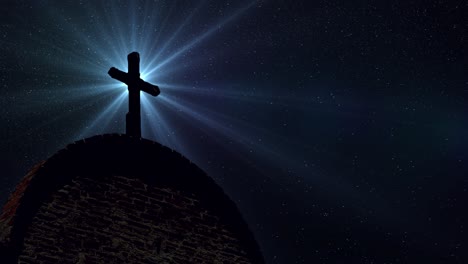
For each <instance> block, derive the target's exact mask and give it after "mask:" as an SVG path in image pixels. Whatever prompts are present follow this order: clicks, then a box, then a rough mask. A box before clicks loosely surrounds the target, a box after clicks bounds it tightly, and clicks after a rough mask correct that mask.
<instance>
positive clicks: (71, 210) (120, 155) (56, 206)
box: [0, 135, 263, 263]
mask: <svg viewBox="0 0 468 264" xmlns="http://www.w3.org/2000/svg"><path fill="white" fill-rule="evenodd" d="M0 249H1V251H0V254H2V256H0V257H2V259H4V260H6V261H7V263H8V262H9V263H18V262H19V263H263V259H262V256H261V254H260V251H259V249H258V246H257V244H256V243H255V240H254V239H253V236H252V234H251V233H250V231H249V229H248V227H247V225H246V224H245V222H244V221H243V219H242V217H241V216H240V214H239V212H238V210H237V208H236V206H235V205H234V203H232V201H230V200H229V198H228V197H227V196H226V195H225V194H224V192H223V191H222V190H221V188H219V186H217V185H216V184H215V183H214V181H212V180H211V178H209V177H208V176H207V175H206V174H205V173H203V171H201V170H200V169H199V168H197V167H196V166H195V165H194V164H191V163H190V162H189V161H188V160H187V159H185V158H184V157H183V156H181V155H180V154H178V153H177V152H174V151H172V150H170V149H168V148H165V147H163V146H161V145H159V144H157V143H155V142H151V141H148V140H141V139H135V138H131V137H127V136H125V135H105V136H97V137H94V138H90V139H87V140H84V141H79V142H77V143H75V144H72V145H70V146H68V147H67V148H66V149H65V150H62V151H60V152H58V153H57V154H56V155H54V156H53V157H51V158H50V159H49V160H47V161H46V162H44V163H41V164H39V165H38V166H36V167H35V168H34V169H33V170H32V171H31V172H30V173H29V174H28V175H26V177H25V178H24V179H23V181H22V182H21V183H20V184H19V185H18V186H17V190H16V191H15V192H14V193H13V194H12V196H11V198H10V200H9V201H8V203H7V204H6V205H5V207H4V210H3V213H2V215H1V216H0Z"/></svg>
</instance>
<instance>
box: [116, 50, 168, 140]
mask: <svg viewBox="0 0 468 264" xmlns="http://www.w3.org/2000/svg"><path fill="white" fill-rule="evenodd" d="M127 60H128V73H126V72H123V71H121V70H119V69H117V68H114V67H112V68H110V69H109V72H108V74H109V75H110V77H112V78H114V79H116V80H119V81H121V82H123V83H125V84H126V85H127V86H128V113H127V116H126V129H127V135H130V136H135V137H141V118H140V91H143V92H146V93H149V94H151V95H152V96H157V95H158V94H159V93H160V91H159V87H158V86H156V85H153V84H150V83H148V82H145V81H143V80H142V79H141V78H140V54H138V52H132V53H130V54H128V56H127Z"/></svg>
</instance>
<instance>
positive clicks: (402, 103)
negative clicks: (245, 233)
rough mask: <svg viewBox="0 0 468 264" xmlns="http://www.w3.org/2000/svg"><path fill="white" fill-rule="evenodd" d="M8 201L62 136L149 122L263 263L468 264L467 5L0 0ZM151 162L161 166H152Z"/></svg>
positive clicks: (0, 123) (64, 140)
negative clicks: (227, 204) (131, 96)
mask: <svg viewBox="0 0 468 264" xmlns="http://www.w3.org/2000/svg"><path fill="white" fill-rule="evenodd" d="M0 5H1V6H0V10H1V16H0V20H1V26H0V50H1V52H0V78H1V82H0V87H1V88H0V103H1V108H0V128H1V129H0V136H1V138H0V150H1V161H0V162H1V163H0V168H1V172H0V194H1V196H0V202H1V203H2V204H3V203H4V202H5V201H6V199H7V197H8V195H9V193H10V192H11V191H13V190H14V187H15V185H16V184H17V183H18V181H19V180H20V179H21V178H22V177H23V176H24V175H25V174H26V172H27V171H28V169H29V168H31V167H32V166H33V165H34V164H35V163H37V162H39V161H41V160H45V159H47V158H48V157H50V156H51V155H52V154H53V153H55V152H56V151H58V150H59V149H61V148H64V147H65V146H66V145H67V144H69V143H72V142H74V141H76V140H80V139H82V138H86V137H90V136H93V135H96V134H104V133H125V113H126V112H127V107H128V105H127V90H126V86H124V85H123V84H121V83H119V82H117V81H116V80H114V79H111V78H110V77H109V76H108V75H107V71H108V69H109V68H110V67H117V68H119V69H121V70H124V71H126V70H127V62H126V56H127V54H128V53H130V52H132V51H138V52H139V53H140V60H141V76H142V78H143V79H145V80H146V81H149V82H151V83H153V84H157V85H159V86H160V88H161V94H160V95H159V96H158V97H151V96H150V95H145V94H143V93H142V94H141V97H142V134H143V137H145V138H148V139H152V140H155V141H158V142H160V143H161V144H163V145H166V146H168V147H170V148H173V149H175V150H177V151H179V152H180V153H182V154H183V155H185V156H186V157H188V158H189V159H190V160H192V161H193V162H194V163H196V164H197V165H198V166H199V167H200V168H202V169H203V170H205V171H206V172H207V173H208V174H209V175H210V176H211V177H213V178H214V179H215V181H216V182H217V183H218V184H219V185H220V186H221V187H222V188H223V189H224V190H225V192H226V193H227V194H228V195H229V196H230V197H231V198H232V200H233V201H235V203H236V204H237V205H238V207H239V209H240V211H241V212H242V214H243V216H244V217H245V219H246V221H247V223H248V224H249V226H250V228H251V229H252V231H253V233H254V235H255V237H256V239H257V241H258V242H259V245H260V248H261V250H262V252H263V254H264V256H265V259H266V261H267V263H468V250H467V249H468V136H467V135H468V101H467V99H468V54H467V50H468V45H467V44H468V20H467V17H468V12H467V10H468V4H467V2H466V1H463V0H460V1H454V0H452V1H411V0H407V1H365V0H362V1H335V0H327V1H321V0H318V1H314V0H310V1H246V0H239V1H215V0H211V1H208V0H207V1H198V0H197V1H19V0H18V1H4V0H3V1H2V2H1V4H0ZM155 169H157V164H155Z"/></svg>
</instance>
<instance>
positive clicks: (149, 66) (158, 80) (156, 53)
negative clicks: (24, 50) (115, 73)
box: [52, 1, 257, 152]
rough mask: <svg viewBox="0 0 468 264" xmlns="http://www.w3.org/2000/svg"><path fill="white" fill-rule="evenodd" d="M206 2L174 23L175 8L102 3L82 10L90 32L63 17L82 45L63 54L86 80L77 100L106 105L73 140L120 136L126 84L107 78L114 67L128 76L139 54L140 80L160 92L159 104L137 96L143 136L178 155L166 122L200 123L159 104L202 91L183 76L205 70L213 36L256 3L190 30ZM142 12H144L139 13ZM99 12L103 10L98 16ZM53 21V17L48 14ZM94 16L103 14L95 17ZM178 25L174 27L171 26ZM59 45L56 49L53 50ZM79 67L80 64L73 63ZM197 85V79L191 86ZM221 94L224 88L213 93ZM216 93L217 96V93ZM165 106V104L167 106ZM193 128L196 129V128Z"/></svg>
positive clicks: (174, 136) (187, 110) (190, 115)
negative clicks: (130, 61)
mask: <svg viewBox="0 0 468 264" xmlns="http://www.w3.org/2000/svg"><path fill="white" fill-rule="evenodd" d="M205 2H206V1H200V2H198V3H194V4H193V8H190V9H189V10H191V11H190V14H188V15H186V16H181V18H183V19H180V20H174V19H173V18H172V17H177V16H178V14H177V12H178V11H177V7H176V6H175V3H171V4H169V5H167V6H164V5H158V4H154V3H152V2H145V3H144V4H143V5H140V4H141V3H138V5H139V6H136V5H137V3H136V2H134V1H131V2H127V3H126V4H128V5H129V6H116V5H115V4H112V3H106V2H104V3H103V4H104V6H99V7H96V6H91V5H92V4H89V6H83V8H84V10H86V12H87V15H88V16H89V18H90V19H91V20H92V22H93V23H92V26H91V24H90V25H87V26H85V27H80V26H79V25H77V24H74V19H73V18H69V17H67V14H63V17H62V18H60V17H59V20H64V21H67V23H66V24H65V25H66V26H67V27H68V28H66V30H69V31H71V32H74V35H75V38H76V39H75V40H74V41H75V42H77V43H82V44H81V45H82V46H79V47H78V49H82V50H83V52H82V53H83V54H81V52H80V54H79V55H78V54H76V53H72V52H67V54H68V56H69V57H70V60H69V61H63V62H62V64H63V67H65V68H69V69H70V70H71V69H73V70H77V71H79V72H81V75H83V76H85V78H84V80H86V81H85V82H84V83H83V85H82V86H81V87H79V89H77V93H76V94H77V95H78V94H81V95H83V93H85V94H86V95H87V96H86V97H88V98H89V100H94V99H95V98H93V97H95V96H97V95H102V96H103V97H104V96H107V97H108V98H107V99H103V101H104V102H102V101H101V102H100V103H97V105H96V106H97V108H98V112H94V113H93V112H92V111H90V119H89V120H88V121H86V125H85V126H84V128H83V129H82V131H80V132H79V133H78V134H77V135H75V137H76V138H75V139H78V138H83V137H88V136H92V135H95V134H99V133H106V132H107V133H115V132H120V133H122V132H123V128H124V127H125V126H124V122H125V121H124V120H125V118H124V117H125V112H126V111H127V103H126V102H127V100H128V98H127V97H126V95H127V94H128V91H127V87H126V85H125V84H123V83H120V82H117V81H115V80H113V79H111V78H108V76H107V70H108V69H109V68H110V67H116V68H118V69H121V70H122V71H127V59H126V56H127V54H129V53H130V52H133V51H137V52H139V53H140V77H141V78H142V79H143V80H145V81H147V82H149V83H154V84H157V85H159V86H160V88H161V94H160V95H159V96H158V98H152V97H150V96H147V95H145V93H140V97H141V106H142V113H141V115H142V136H143V137H146V138H150V139H154V140H157V141H160V142H161V143H163V144H166V145H168V146H170V147H173V148H175V149H177V150H180V151H185V152H188V149H181V148H182V144H181V142H180V141H179V140H178V139H177V137H178V136H177V133H176V132H175V127H174V126H173V123H172V125H171V123H170V122H169V121H168V120H169V119H170V118H171V115H174V113H176V114H181V113H182V114H183V115H186V116H188V119H189V120H194V121H193V122H196V121H195V120H200V119H199V118H198V116H197V115H198V113H197V111H192V110H191V109H190V108H188V107H178V106H177V105H172V106H171V107H172V109H171V107H163V106H162V105H161V104H162V103H161V101H163V102H164V101H167V102H170V100H169V99H167V98H165V97H166V96H171V94H172V93H174V92H176V93H178V92H182V93H183V91H184V90H187V91H188V92H189V94H190V93H193V92H195V93H196V91H197V88H200V91H201V92H202V94H203V93H205V91H206V90H207V88H206V89H203V88H202V87H199V86H198V87H196V86H195V85H192V84H191V83H190V81H189V82H188V83H184V79H185V77H186V75H187V74H190V70H191V69H192V67H197V65H194V64H198V63H200V64H206V63H207V58H206V57H204V56H203V55H202V53H197V52H196V51H197V49H200V48H201V47H203V46H204V45H205V44H207V43H210V41H213V38H212V37H213V36H214V35H216V33H219V32H222V31H223V30H224V28H225V27H229V26H230V25H229V24H230V23H231V22H233V21H235V20H236V19H238V18H239V17H241V16H242V15H244V14H245V13H246V11H247V10H249V8H251V7H252V6H253V5H254V4H255V3H256V2H257V1H251V2H245V3H244V4H243V5H241V6H238V7H236V8H231V9H229V8H227V10H226V13H225V14H224V15H223V16H219V17H218V18H217V19H216V20H214V22H212V24H211V26H210V25H209V24H207V23H200V27H199V28H194V26H193V25H194V23H193V22H194V21H195V20H200V19H202V17H203V16H202V14H201V13H199V11H200V9H203V8H206V7H205V6H204V5H205V4H206V3H205ZM142 6H143V7H142ZM100 9H101V10H100ZM52 13H53V14H54V15H55V16H56V15H57V14H58V13H61V12H57V11H52ZM97 14H105V16H102V15H101V16H99V15H97ZM175 21H177V23H178V24H174V22H175ZM54 45H57V46H58V44H55V43H54ZM77 62H78V63H77ZM192 80H193V79H192ZM194 81H195V82H196V81H197V80H196V79H195V80H194ZM217 89H219V91H221V90H222V89H223V88H222V87H217ZM219 91H218V93H219ZM168 100H169V101H168ZM207 125H209V126H213V127H211V129H215V130H217V129H220V128H222V127H223V126H225V125H219V126H216V125H215V124H214V123H211V124H207ZM195 126H197V125H195Z"/></svg>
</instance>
